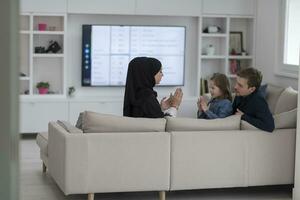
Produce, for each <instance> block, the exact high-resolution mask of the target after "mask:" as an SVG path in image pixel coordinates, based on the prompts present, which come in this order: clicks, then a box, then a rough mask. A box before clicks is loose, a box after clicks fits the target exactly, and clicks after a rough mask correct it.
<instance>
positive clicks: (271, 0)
mask: <svg viewBox="0 0 300 200" xmlns="http://www.w3.org/2000/svg"><path fill="white" fill-rule="evenodd" d="M280 9H281V0H258V1H257V22H256V23H257V27H256V67H257V68H258V69H260V70H261V71H262V73H263V75H264V79H263V80H264V82H268V83H273V84H275V85H279V86H292V87H293V88H295V89H297V88H298V80H297V79H294V78H286V77H282V76H278V75H275V67H276V65H280V63H279V62H278V59H277V58H278V56H279V53H278V52H279V48H283V47H282V45H281V44H280V38H279V35H280V34H279V30H280V28H281V19H280V17H281V14H280V11H281V10H280Z"/></svg>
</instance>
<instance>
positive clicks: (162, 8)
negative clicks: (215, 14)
mask: <svg viewBox="0 0 300 200" xmlns="http://www.w3.org/2000/svg"><path fill="white" fill-rule="evenodd" d="M201 5H202V1H201V0H185V1H182V0H163V1H161V0H151V1H149V0H136V12H135V13H136V14H139V15H170V16H200V15H201Z"/></svg>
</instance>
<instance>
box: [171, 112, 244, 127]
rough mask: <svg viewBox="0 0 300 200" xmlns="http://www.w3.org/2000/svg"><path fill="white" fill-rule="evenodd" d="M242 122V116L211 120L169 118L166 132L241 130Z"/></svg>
mask: <svg viewBox="0 0 300 200" xmlns="http://www.w3.org/2000/svg"><path fill="white" fill-rule="evenodd" d="M240 121H241V116H238V115H232V116H229V117H226V118H222V119H210V120H207V119H192V118H179V117H167V126H166V131H218V130H240Z"/></svg>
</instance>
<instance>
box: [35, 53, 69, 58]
mask: <svg viewBox="0 0 300 200" xmlns="http://www.w3.org/2000/svg"><path fill="white" fill-rule="evenodd" d="M64 56H65V54H63V53H35V54H33V57H34V58H63V57H64Z"/></svg>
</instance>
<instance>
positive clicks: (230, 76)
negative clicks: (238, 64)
mask: <svg viewBox="0 0 300 200" xmlns="http://www.w3.org/2000/svg"><path fill="white" fill-rule="evenodd" d="M227 76H228V77H229V78H236V74H228V75H227Z"/></svg>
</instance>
